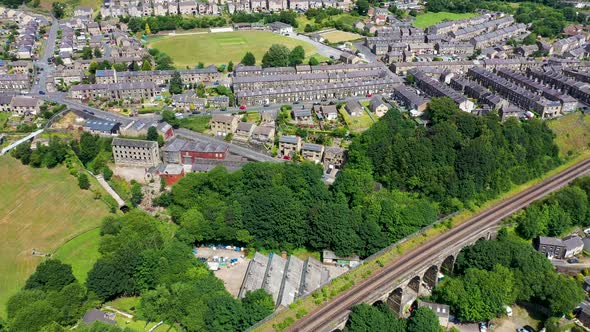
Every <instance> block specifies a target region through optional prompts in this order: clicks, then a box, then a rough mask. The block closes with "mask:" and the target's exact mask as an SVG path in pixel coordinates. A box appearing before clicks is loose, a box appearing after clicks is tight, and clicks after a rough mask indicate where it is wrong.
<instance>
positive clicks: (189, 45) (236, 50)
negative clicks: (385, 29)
mask: <svg viewBox="0 0 590 332" xmlns="http://www.w3.org/2000/svg"><path fill="white" fill-rule="evenodd" d="M272 44H282V45H285V46H287V47H288V48H294V47H295V46H298V45H301V46H303V48H304V49H305V54H306V55H307V56H310V55H312V54H313V53H316V49H315V47H314V46H313V45H311V44H308V43H306V42H304V41H300V40H297V39H293V38H289V37H285V36H281V35H278V34H275V33H272V32H266V31H234V32H222V33H204V34H192V35H180V36H158V37H153V38H150V39H149V44H148V47H150V48H156V49H158V50H160V51H162V52H164V53H166V54H168V55H169V56H170V57H172V60H174V65H176V67H177V68H185V67H186V66H189V67H191V68H192V67H194V66H196V65H197V64H198V63H199V62H202V63H204V64H205V65H210V64H216V65H221V64H226V63H228V62H229V61H230V60H231V61H233V62H234V63H235V64H237V63H238V62H240V60H241V59H242V57H243V56H244V54H246V52H248V51H250V52H252V53H254V56H255V57H256V61H257V62H260V61H261V60H262V56H263V55H264V53H265V52H266V51H267V50H268V48H269V47H270V46H271V45H272Z"/></svg>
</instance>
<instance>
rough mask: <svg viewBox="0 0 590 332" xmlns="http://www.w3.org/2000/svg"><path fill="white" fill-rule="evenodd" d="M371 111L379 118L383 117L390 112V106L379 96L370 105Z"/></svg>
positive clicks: (372, 99) (373, 98) (374, 97)
mask: <svg viewBox="0 0 590 332" xmlns="http://www.w3.org/2000/svg"><path fill="white" fill-rule="evenodd" d="M369 109H370V110H371V112H373V113H375V115H377V117H379V118H380V117H382V116H384V115H385V113H387V111H388V110H389V105H388V104H386V103H385V102H383V99H382V98H381V96H379V95H375V96H373V97H372V98H371V102H370V103H369Z"/></svg>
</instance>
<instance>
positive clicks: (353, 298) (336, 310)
mask: <svg viewBox="0 0 590 332" xmlns="http://www.w3.org/2000/svg"><path fill="white" fill-rule="evenodd" d="M589 172H590V159H587V160H584V161H583V162H581V163H579V164H576V165H574V166H572V167H570V168H568V169H567V170H565V171H562V172H561V173H559V174H557V175H555V176H553V177H551V178H549V179H547V180H545V181H543V182H541V183H539V184H537V185H535V186H533V187H531V188H529V189H527V190H525V191H523V192H521V193H519V194H517V195H515V196H513V197H511V198H508V199H506V200H504V201H502V202H501V203H499V204H497V205H495V206H494V207H492V208H490V209H488V210H486V211H484V212H482V213H480V214H478V215H476V216H474V217H472V218H471V219H469V220H467V221H465V222H463V223H462V224H460V225H459V226H457V227H455V228H453V229H452V230H450V231H448V232H446V233H443V234H441V235H439V236H437V237H435V238H433V239H431V240H429V241H427V242H426V243H424V244H423V245H421V246H419V247H417V248H415V249H413V250H411V251H409V252H407V253H406V254H404V255H402V256H400V257H398V258H397V259H395V260H393V261H392V262H390V263H388V264H387V265H386V266H385V267H384V268H383V269H381V270H380V271H377V272H376V273H373V274H372V275H371V276H370V277H369V278H367V279H364V280H363V281H361V282H359V283H357V284H356V285H355V286H354V287H352V288H351V289H349V290H348V291H346V292H344V293H342V294H340V295H339V296H338V297H336V298H334V299H333V300H331V301H329V302H327V303H325V304H324V305H323V306H321V307H319V308H318V309H316V310H314V311H312V312H310V313H309V314H308V315H306V316H305V317H303V318H302V319H301V320H299V321H297V322H295V323H294V324H293V325H291V326H290V327H289V328H288V329H287V331H297V332H303V331H329V330H331V329H333V322H334V321H336V320H338V319H339V318H341V317H342V316H343V315H344V314H346V313H347V312H348V311H349V310H350V309H351V308H352V306H353V305H355V304H357V303H361V302H363V300H364V299H366V298H368V297H369V296H370V295H371V294H372V293H373V292H375V291H377V290H379V289H381V288H383V287H386V286H390V285H392V284H393V283H394V282H395V281H396V280H397V279H398V278H400V277H401V276H404V275H407V274H409V273H411V272H412V271H413V270H414V269H415V266H420V265H422V264H424V262H427V261H428V259H429V258H430V257H433V256H436V255H437V254H438V253H439V252H441V251H443V250H444V249H445V248H446V247H447V246H449V245H451V244H455V243H457V242H460V241H462V240H463V239H464V238H465V237H466V236H468V235H472V234H473V233H476V232H478V231H481V230H485V229H488V228H489V227H493V226H494V225H496V224H497V223H499V222H500V221H501V220H502V219H503V218H505V217H507V216H509V215H511V214H513V213H515V212H516V211H518V210H520V209H522V208H523V207H525V206H527V205H528V204H530V203H532V202H533V201H535V200H538V199H540V198H542V197H544V196H545V195H547V194H549V193H551V192H553V191H555V190H557V189H559V188H561V187H563V186H565V185H567V184H568V183H569V182H571V181H572V180H574V179H575V178H577V177H579V176H582V175H585V174H588V173H589Z"/></svg>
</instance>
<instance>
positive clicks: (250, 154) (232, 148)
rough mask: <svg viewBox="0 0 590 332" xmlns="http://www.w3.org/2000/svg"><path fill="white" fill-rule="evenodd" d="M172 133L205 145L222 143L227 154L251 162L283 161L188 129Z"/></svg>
mask: <svg viewBox="0 0 590 332" xmlns="http://www.w3.org/2000/svg"><path fill="white" fill-rule="evenodd" d="M174 132H175V133H176V135H177V136H184V137H186V138H190V139H193V140H195V141H201V142H206V143H224V144H227V145H228V146H229V152H231V153H233V154H237V155H240V156H242V157H246V158H248V159H249V160H253V161H272V162H281V161H283V160H282V159H278V158H273V157H271V156H269V155H266V154H264V153H260V152H257V151H254V150H250V149H247V148H244V147H241V146H239V145H235V144H232V143H228V142H225V141H222V140H218V139H216V138H213V137H211V136H208V135H205V134H201V133H196V132H194V131H191V130H188V129H182V128H179V129H175V130H174Z"/></svg>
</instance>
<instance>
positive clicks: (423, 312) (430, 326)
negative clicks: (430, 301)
mask: <svg viewBox="0 0 590 332" xmlns="http://www.w3.org/2000/svg"><path fill="white" fill-rule="evenodd" d="M408 332H440V324H439V322H438V317H437V316H436V314H435V313H434V311H432V310H431V309H430V308H427V307H421V308H418V309H416V310H414V311H412V315H411V316H410V319H409V320H408Z"/></svg>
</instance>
